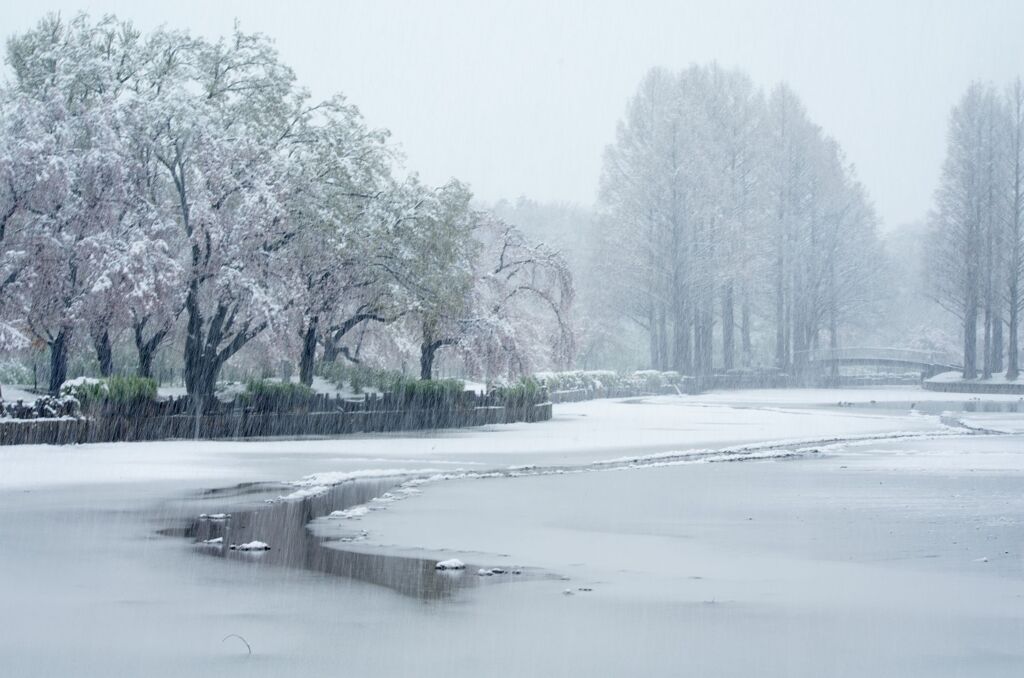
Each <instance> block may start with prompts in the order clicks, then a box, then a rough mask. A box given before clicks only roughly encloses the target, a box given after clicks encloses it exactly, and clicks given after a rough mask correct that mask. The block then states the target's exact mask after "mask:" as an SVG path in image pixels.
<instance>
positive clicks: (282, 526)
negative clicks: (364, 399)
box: [161, 478, 536, 600]
mask: <svg viewBox="0 0 1024 678" xmlns="http://www.w3.org/2000/svg"><path fill="white" fill-rule="evenodd" d="M404 480H406V479H405V478H397V479H396V478H387V479H380V480H357V481H349V482H345V483H341V484H340V485H336V486H334V487H333V488H331V489H330V490H329V491H328V492H325V493H324V494H321V495H317V496H314V497H307V498H304V499H301V500H298V501H278V502H273V503H268V504H266V505H265V506H262V507H260V508H257V509H251V510H243V511H232V512H231V513H230V517H229V518H226V519H216V518H214V517H213V516H215V515H216V514H213V513H211V514H210V516H209V517H205V518H199V517H196V518H194V519H192V520H190V521H189V523H188V524H187V526H186V527H184V528H177V529H168V530H162V531H161V533H162V534H165V535H171V536H182V537H188V538H190V539H193V540H194V541H195V542H196V548H197V549H199V550H200V551H201V552H202V553H205V554H208V555H210V556H215V557H220V558H227V559H230V560H236V561H243V562H246V563H251V564H254V563H258V564H261V565H277V566H284V567H292V568H302V569H306V570H312V571H314V572H324V573H327V574H331V575H337V576H341V577H347V578H349V579H355V580H357V581H362V582H367V583H370V584H378V585H380V586H386V587H388V588H390V589H393V590H394V591H397V592H399V593H401V594H403V595H407V596H413V597H416V598H420V599H424V600H437V599H443V598H447V597H450V596H451V595H452V594H453V593H454V592H455V591H457V590H458V589H462V588H468V587H472V586H478V585H482V584H495V583H499V582H502V581H509V580H512V579H513V578H514V579H522V578H524V577H526V578H529V576H528V575H522V576H516V575H506V576H501V577H497V576H496V577H479V576H477V574H476V572H477V568H476V567H475V566H470V565H468V564H467V566H466V570H465V571H454V572H451V571H449V572H442V571H438V570H436V569H435V568H434V566H435V564H436V563H437V561H436V560H432V559H423V558H411V557H401V556H394V555H382V554H375V553H357V552H353V551H346V550H343V549H342V548H338V546H339V542H331V543H333V544H334V546H333V547H329V546H327V545H326V544H327V543H328V540H326V539H324V538H322V537H317V536H315V535H314V534H313V533H312V532H310V530H309V529H308V528H307V525H308V524H309V522H310V521H312V520H314V519H316V518H320V517H322V516H326V515H329V514H330V513H331V512H332V511H337V510H343V509H347V508H351V507H353V506H359V505H361V504H365V503H367V502H369V501H370V500H371V499H373V498H374V497H379V496H381V495H382V494H384V493H385V492H387V491H388V490H391V489H393V488H395V487H396V486H397V485H398V484H400V483H401V482H402V481H404ZM257 487H258V488H259V491H265V490H266V489H268V488H269V487H270V486H267V485H260V486H255V485H247V486H245V487H241V486H239V487H236V488H229V489H225V490H218V491H211V492H207V493H205V495H204V496H206V497H209V496H211V494H213V495H218V494H219V495H222V496H228V495H238V494H249V493H252V492H254V491H257V490H256V489H254V488H257ZM218 538H220V539H222V540H223V541H222V543H219V544H204V543H203V542H204V541H206V540H210V539H218ZM252 541H262V542H266V543H267V544H269V545H270V550H269V551H236V550H231V549H230V548H229V545H230V544H245V543H248V542H252ZM534 576H536V574H534Z"/></svg>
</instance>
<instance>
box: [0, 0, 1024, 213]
mask: <svg viewBox="0 0 1024 678" xmlns="http://www.w3.org/2000/svg"><path fill="white" fill-rule="evenodd" d="M80 10H87V11H89V12H90V13H92V14H94V15H100V14H104V13H116V14H117V15H119V16H121V17H124V18H130V19H132V20H133V21H134V22H135V23H136V24H138V25H139V26H140V27H142V28H151V27H154V26H156V25H158V24H161V23H166V24H168V25H172V26H175V27H181V28H189V29H191V30H193V31H194V32H197V33H201V34H204V35H209V36H215V35H221V34H225V33H227V32H229V31H230V30H231V26H232V22H233V21H234V19H235V18H236V17H237V18H238V19H239V20H240V21H241V22H242V26H243V28H245V29H246V30H252V31H262V32H265V33H268V34H269V35H271V36H273V37H274V38H275V39H276V41H277V44H278V47H279V49H280V51H281V53H282V54H283V56H284V59H285V60H286V61H287V62H288V63H289V64H291V65H292V66H293V67H294V68H295V70H296V71H297V72H298V75H299V78H300V80H301V81H302V82H303V83H305V84H306V86H308V87H309V88H310V89H311V90H312V91H313V93H314V95H316V96H318V97H320V96H326V95H328V94H330V93H333V92H336V91H341V92H344V93H345V94H346V95H347V96H348V97H349V98H350V99H351V100H352V101H353V102H355V103H357V104H358V105H359V106H360V108H361V109H362V110H363V113H364V114H365V116H366V117H367V119H368V120H369V121H370V123H371V124H373V125H375V126H381V127H387V128H389V129H391V130H392V132H393V133H394V139H395V140H396V141H398V142H399V143H400V144H401V146H402V148H403V149H404V151H405V153H406V156H407V164H408V166H409V167H410V168H411V169H414V170H417V171H419V172H420V174H421V175H422V176H423V177H424V178H425V179H426V180H427V181H430V182H432V183H441V182H443V181H444V180H446V179H447V178H448V177H450V176H456V177H459V178H460V179H463V180H466V181H468V182H470V183H471V184H472V186H473V188H474V190H475V192H476V193H477V195H478V196H479V197H480V198H482V199H485V200H495V199H498V198H501V197H507V198H515V197H517V196H519V195H527V196H530V197H532V198H535V199H538V200H561V201H571V202H578V203H582V204H591V203H592V202H593V201H594V198H595V194H596V189H597V179H598V175H599V173H600V161H601V153H602V149H603V148H604V146H605V145H606V144H608V143H609V142H610V141H611V140H612V137H613V133H614V129H615V123H616V121H617V120H618V118H619V117H620V115H621V114H622V112H623V110H624V108H625V105H626V101H627V99H628V97H629V96H630V95H631V94H632V92H633V90H634V88H635V87H636V85H637V83H638V82H639V80H640V77H641V76H642V75H643V73H644V72H645V71H646V70H647V69H648V68H650V67H651V66H654V65H660V66H667V67H671V68H681V67H684V66H686V65H687V64H689V63H691V62H706V61H710V60H718V61H719V62H720V63H722V64H723V65H726V66H737V67H740V68H743V69H744V70H746V71H747V72H749V73H750V74H751V76H752V77H753V78H754V79H755V80H756V81H758V82H759V83H761V84H762V85H764V86H765V87H768V86H770V85H772V84H773V83H775V82H777V81H780V80H785V81H787V82H789V83H790V84H791V85H792V86H793V87H794V88H795V89H796V91H797V92H799V94H800V96H801V97H802V98H803V99H804V101H805V103H806V104H807V107H808V109H809V111H810V114H811V116H812V117H813V118H814V119H815V120H816V122H818V123H819V124H820V125H821V126H822V127H824V128H825V129H826V130H827V131H828V132H829V133H830V134H832V135H833V136H834V137H836V138H837V139H838V140H839V142H840V143H841V144H842V146H843V147H844V148H845V150H846V152H847V155H848V157H849V158H850V160H851V161H853V162H855V163H856V165H857V167H858V171H859V174H860V177H861V179H862V180H863V181H864V183H865V184H866V185H867V187H868V190H869V191H870V193H871V195H872V197H873V198H874V201H875V204H876V206H877V208H878V211H879V214H880V216H881V217H882V219H883V222H884V223H885V225H886V226H888V227H892V226H894V225H898V224H901V223H903V222H907V221H910V220H914V219H918V218H920V217H922V216H923V215H924V214H925V213H926V212H927V210H928V209H929V206H930V203H931V196H932V191H933V189H934V185H935V182H936V178H937V176H938V171H939V166H940V164H941V162H942V156H943V146H944V138H945V132H946V118H947V115H948V112H949V108H950V107H951V106H952V105H953V103H954V102H955V101H956V99H957V98H958V97H959V95H960V94H961V92H962V91H963V89H964V88H965V86H966V85H967V83H968V82H969V81H970V80H971V79H973V78H982V79H989V80H994V81H997V82H1000V83H1002V82H1004V81H1007V80H1009V79H1010V78H1011V77H1013V76H1015V75H1016V74H1017V73H1020V72H1022V71H1024V33H1022V31H1024V2H1020V1H1018V2H1013V1H1006V2H1003V1H998V2H997V1H992V0H990V1H983V0H974V1H973V2H955V1H953V0H947V1H944V2H927V1H913V2H911V1H908V0H901V1H900V2H873V1H866V0H860V1H852V2H825V1H823V0H819V1H817V2H801V1H797V0H790V1H786V2H720V1H712V0H707V1H705V2H647V1H642V0H627V1H620V2H611V1H605V2H599V1H597V0H594V1H591V2H575V1H572V2H571V1H566V0H562V1H558V2H554V1H549V2H543V1H536V2H534V1H526V0H522V1H513V2H498V1H488V0H477V1H465V2H460V1H456V0H444V1H438V0H434V1H430V0H420V1H414V0H409V1H407V2H397V1H382V0H378V1H375V2H351V1H349V2H341V1H339V2H327V1H324V2H271V1H262V0H246V1H244V2H234V1H223V0H222V1H220V2H212V1H206V2H202V1H196V0H175V1H171V2H168V1H167V0H162V1H161V2H144V1H141V0H134V1H117V0H109V1H108V0H93V1H91V2H84V1H81V0H80V1H79V2H61V1H56V0H37V1H35V2H10V1H9V2H6V3H4V6H3V7H2V8H0V33H3V35H4V37H6V36H7V35H9V34H11V33H12V32H17V31H21V30H24V29H26V28H29V27H30V26H32V25H33V24H34V23H35V22H36V21H37V20H38V19H39V18H40V17H41V16H42V15H43V14H44V13H46V12H48V11H60V12H62V13H64V14H66V15H71V14H74V13H76V12H77V11H80Z"/></svg>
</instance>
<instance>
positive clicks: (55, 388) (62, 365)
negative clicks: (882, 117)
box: [50, 329, 71, 395]
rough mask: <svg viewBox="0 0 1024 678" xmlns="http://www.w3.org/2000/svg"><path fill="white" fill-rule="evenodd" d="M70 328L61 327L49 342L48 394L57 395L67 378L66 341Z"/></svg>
mask: <svg viewBox="0 0 1024 678" xmlns="http://www.w3.org/2000/svg"><path fill="white" fill-rule="evenodd" d="M70 341H71V330H68V329H62V330H61V331H60V332H58V333H57V336H56V337H54V339H53V341H51V342H50V394H51V395H57V394H58V393H59V392H60V387H61V385H62V384H63V383H64V382H65V381H67V378H68V343H70Z"/></svg>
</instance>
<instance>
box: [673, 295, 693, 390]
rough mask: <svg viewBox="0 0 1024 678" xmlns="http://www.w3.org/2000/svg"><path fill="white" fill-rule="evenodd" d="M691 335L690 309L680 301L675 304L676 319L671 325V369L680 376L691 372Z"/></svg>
mask: <svg viewBox="0 0 1024 678" xmlns="http://www.w3.org/2000/svg"><path fill="white" fill-rule="evenodd" d="M692 335H693V322H692V321H691V319H690V308H689V306H687V304H686V303H685V302H683V301H680V302H678V303H677V304H676V317H675V321H674V322H673V323H672V348H673V351H672V369H674V370H676V371H677V372H679V373H680V374H692V372H693V353H692V350H691V344H690V339H691V336H692Z"/></svg>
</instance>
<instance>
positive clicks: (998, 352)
mask: <svg viewBox="0 0 1024 678" xmlns="http://www.w3.org/2000/svg"><path fill="white" fill-rule="evenodd" d="M1003 369H1004V368H1003V319H1002V318H1000V317H999V314H997V313H996V314H993V315H992V371H993V372H994V373H996V374H999V373H1001V372H1002V371H1003Z"/></svg>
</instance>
